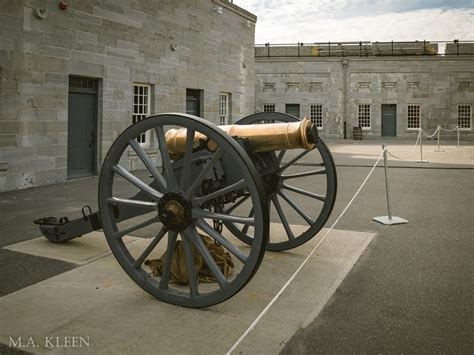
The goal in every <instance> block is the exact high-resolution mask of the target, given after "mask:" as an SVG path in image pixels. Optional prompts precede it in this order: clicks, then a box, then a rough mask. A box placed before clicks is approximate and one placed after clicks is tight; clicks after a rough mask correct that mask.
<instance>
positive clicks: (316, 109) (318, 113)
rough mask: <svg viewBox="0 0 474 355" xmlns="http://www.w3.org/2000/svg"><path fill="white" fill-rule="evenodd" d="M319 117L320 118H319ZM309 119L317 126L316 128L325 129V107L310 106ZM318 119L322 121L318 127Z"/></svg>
mask: <svg viewBox="0 0 474 355" xmlns="http://www.w3.org/2000/svg"><path fill="white" fill-rule="evenodd" d="M313 108H314V117H313ZM318 116H319V117H318ZM309 117H310V119H311V122H312V123H315V124H316V128H318V129H324V124H323V105H322V104H313V105H310V106H309ZM318 118H319V119H320V120H321V125H318V121H317V120H318Z"/></svg>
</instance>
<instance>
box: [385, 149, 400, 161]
mask: <svg viewBox="0 0 474 355" xmlns="http://www.w3.org/2000/svg"><path fill="white" fill-rule="evenodd" d="M387 154H388V155H390V156H391V157H392V158H395V159H397V160H401V158H400V157H397V156H396V155H395V154H392V153H390V152H389V151H388V150H387Z"/></svg>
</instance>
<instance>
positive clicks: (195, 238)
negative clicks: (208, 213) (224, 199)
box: [184, 226, 228, 288]
mask: <svg viewBox="0 0 474 355" xmlns="http://www.w3.org/2000/svg"><path fill="white" fill-rule="evenodd" d="M184 233H187V235H188V237H189V239H190V240H191V242H192V243H193V244H194V245H195V246H196V248H197V249H198V250H199V252H200V253H201V255H202V257H203V258H204V261H205V262H206V264H207V266H208V267H209V270H210V271H211V273H212V274H213V275H214V277H215V278H216V281H217V283H218V284H219V286H220V287H221V288H224V287H225V286H226V285H227V284H228V282H227V279H226V277H225V276H224V274H223V273H222V271H221V269H219V266H218V265H217V263H216V261H215V260H214V258H213V257H212V255H211V253H209V250H207V248H206V246H205V245H204V242H203V241H202V239H201V237H200V236H199V234H198V232H197V231H196V228H195V227H193V226H191V227H188V228H187V229H185V230H184Z"/></svg>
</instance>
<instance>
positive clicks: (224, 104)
mask: <svg viewBox="0 0 474 355" xmlns="http://www.w3.org/2000/svg"><path fill="white" fill-rule="evenodd" d="M229 98H230V94H228V93H226V92H221V93H220V94H219V124H220V125H226V124H229V123H230V122H229V113H230V112H229V111H230V106H229V101H230V100H229Z"/></svg>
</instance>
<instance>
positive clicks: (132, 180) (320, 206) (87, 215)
mask: <svg viewBox="0 0 474 355" xmlns="http://www.w3.org/2000/svg"><path fill="white" fill-rule="evenodd" d="M143 134H148V135H149V137H152V141H154V142H155V143H156V144H155V146H156V147H155V148H144V147H142V146H141V145H140V144H139V143H138V142H137V137H139V136H140V135H143ZM132 156H133V157H135V158H136V159H135V163H130V161H131V159H130V157H132ZM336 191H337V177H336V170H335V166H334V162H333V159H332V156H331V154H330V152H329V150H328V148H327V146H326V145H325V144H324V142H323V141H322V140H321V139H320V137H318V132H317V129H316V127H315V126H314V125H313V124H312V123H311V122H310V120H308V119H307V118H305V119H303V120H300V119H298V118H296V117H294V116H291V115H287V114H283V113H276V112H265V113H257V114H253V115H250V116H247V117H245V118H243V119H241V120H240V121H238V122H237V123H236V124H235V125H230V126H219V127H218V126H215V125H213V124H212V123H210V122H208V121H206V120H203V119H201V118H198V117H195V116H191V115H185V114H160V115H156V116H151V117H148V118H147V119H144V120H142V121H139V122H137V123H136V124H134V125H133V126H131V127H129V128H128V129H126V130H125V131H124V132H123V133H122V134H120V136H119V137H118V138H117V139H116V140H115V142H114V143H113V144H112V146H111V148H110V149H109V151H108V153H107V155H106V157H105V160H104V162H103V165H102V169H101V173H100V179H99V193H98V205H99V211H98V212H94V213H92V211H90V209H87V208H86V209H83V217H82V218H78V219H77V220H72V221H69V220H67V219H66V218H62V219H59V220H56V219H54V218H45V219H40V220H37V221H36V223H38V224H39V225H40V229H41V231H42V232H43V234H44V235H45V236H46V237H47V238H48V239H49V240H51V241H52V242H63V241H67V240H70V239H72V238H75V237H78V236H81V235H82V234H85V233H88V232H90V231H92V230H97V229H100V228H102V229H103V231H104V234H105V237H106V238H107V241H108V244H109V246H110V248H111V251H112V253H113V255H114V256H115V258H116V259H117V261H118V262H119V264H120V265H121V267H122V268H123V270H124V271H125V272H126V273H127V274H128V275H129V276H130V277H131V278H132V279H133V280H134V281H135V282H136V283H137V284H138V285H139V286H140V287H141V288H143V289H144V290H146V291H147V292H149V293H150V294H152V295H153V296H155V297H157V298H158V299H160V300H162V301H165V302H168V303H172V304H176V305H181V306H185V307H196V308H197V307H206V306H211V305H214V304H217V303H220V302H222V301H225V300H226V299H228V298H230V297H232V296H233V295H235V294H236V293H237V292H239V290H240V289H242V288H243V287H244V286H245V285H246V284H247V283H248V282H249V281H250V280H251V278H252V277H253V275H254V274H255V272H256V271H257V269H258V267H259V265H260V263H261V261H262V258H263V255H264V253H265V251H266V250H270V251H284V250H288V249H292V248H295V247H297V246H299V245H301V244H303V243H305V242H307V241H308V240H310V239H311V238H313V237H314V236H315V235H316V234H317V233H318V232H319V231H320V230H321V228H322V227H323V226H324V224H325V223H326V221H327V219H328V218H329V216H330V213H331V211H332V208H333V206H334V202H335V198H336ZM295 196H299V197H300V198H299V199H298V200H301V199H302V200H303V203H302V204H301V205H300V204H298V203H297V201H296V198H295ZM270 221H271V222H276V223H279V224H281V226H282V230H283V231H284V233H278V234H279V235H281V234H282V235H283V237H279V238H276V234H274V233H270ZM294 224H300V225H301V226H298V228H295V227H294ZM127 235H134V236H138V237H140V238H142V241H141V242H140V243H126V242H125V236H127ZM209 241H211V242H212V243H214V244H215V245H217V246H219V247H220V248H221V249H222V250H223V251H224V252H225V254H226V255H229V256H231V259H232V261H231V263H232V267H233V270H232V272H229V273H226V272H224V271H223V270H222V267H221V265H220V264H219V263H218V261H217V260H216V258H215V255H214V254H211V252H210V250H209V249H210V248H209V246H208V243H209ZM206 243H207V244H206ZM178 245H179V248H178ZM177 253H179V254H180V257H179V260H177V258H176V254H177ZM153 255H155V256H157V255H158V256H159V255H161V258H160V259H159V264H160V268H159V274H156V273H152V272H151V270H150V267H149V265H150V259H151V258H152V256H153ZM176 263H178V264H179V265H176ZM203 265H205V266H206V268H207V270H208V273H209V275H210V278H211V279H212V280H213V281H214V282H210V283H203V282H200V276H199V274H198V271H199V269H200V268H201V267H202V266H203ZM176 266H177V267H181V268H183V269H185V271H186V282H175V281H176V280H174V279H173V276H174V275H173V267H176Z"/></svg>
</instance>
